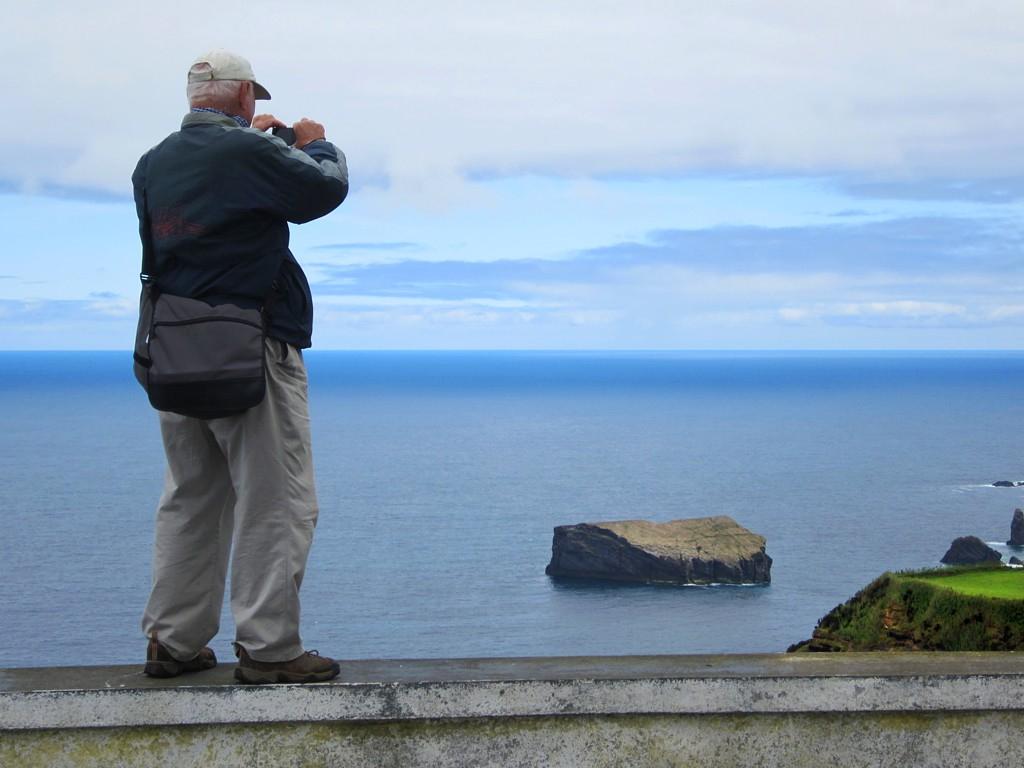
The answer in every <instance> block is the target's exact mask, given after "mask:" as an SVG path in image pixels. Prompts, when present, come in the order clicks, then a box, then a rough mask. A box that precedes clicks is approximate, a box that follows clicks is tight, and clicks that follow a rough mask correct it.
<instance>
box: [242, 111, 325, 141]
mask: <svg viewBox="0 0 1024 768" xmlns="http://www.w3.org/2000/svg"><path fill="white" fill-rule="evenodd" d="M261 118H262V119H261ZM252 126H253V128H258V129H260V130H262V131H265V130H267V128H273V132H274V135H275V136H277V137H278V138H279V139H281V140H283V141H284V143H285V144H288V145H289V146H294V147H295V148H296V149H302V148H303V147H304V146H306V145H307V144H309V143H310V142H311V141H317V140H318V139H326V138H327V135H326V134H325V132H324V127H323V125H322V124H320V123H318V122H316V121H315V120H310V119H309V118H307V117H304V118H302V119H301V120H299V121H298V122H296V123H294V124H293V125H292V127H291V128H289V127H288V126H286V125H285V124H284V123H282V122H281V121H280V120H278V119H277V118H276V117H274V116H273V115H257V116H256V117H254V118H253V120H252Z"/></svg>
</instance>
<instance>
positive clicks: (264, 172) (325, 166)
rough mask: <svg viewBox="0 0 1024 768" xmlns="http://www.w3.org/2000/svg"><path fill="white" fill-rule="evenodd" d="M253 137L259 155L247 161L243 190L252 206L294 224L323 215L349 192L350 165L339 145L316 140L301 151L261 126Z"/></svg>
mask: <svg viewBox="0 0 1024 768" xmlns="http://www.w3.org/2000/svg"><path fill="white" fill-rule="evenodd" d="M246 134H248V136H252V137H253V138H254V139H255V141H252V146H251V147H250V149H251V150H252V151H253V152H254V154H255V157H251V158H248V162H246V163H245V165H244V167H245V168H246V175H247V176H248V177H249V178H247V181H248V182H249V183H248V184H246V185H245V187H246V191H245V192H244V194H245V195H246V196H247V197H248V196H249V195H251V198H250V200H249V202H250V204H251V208H252V209H254V210H260V211H263V212H265V213H267V214H269V215H271V216H273V217H275V218H279V219H285V220H287V221H290V222H292V223H294V224H303V223H305V222H307V221H312V220H313V219H318V218H320V217H321V216H324V215H326V214H328V213H330V212H331V211H333V210H334V209H335V208H337V207H338V206H339V205H341V203H342V201H343V200H344V199H345V197H346V196H347V195H348V166H347V165H346V163H345V155H344V153H343V152H341V150H339V149H338V148H337V147H335V146H334V145H333V144H331V143H330V142H328V141H322V140H321V141H314V142H312V143H310V144H308V145H306V147H305V148H304V149H302V150H299V149H295V148H294V147H289V146H288V145H287V144H285V143H284V142H283V141H281V140H280V139H278V138H276V137H274V136H271V135H270V134H266V133H263V132H261V131H246Z"/></svg>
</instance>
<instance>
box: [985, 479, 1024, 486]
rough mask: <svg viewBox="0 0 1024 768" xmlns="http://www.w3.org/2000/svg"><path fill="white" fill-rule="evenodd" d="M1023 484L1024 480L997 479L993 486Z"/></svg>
mask: <svg viewBox="0 0 1024 768" xmlns="http://www.w3.org/2000/svg"><path fill="white" fill-rule="evenodd" d="M1022 485H1024V482H1022V481H1018V482H1014V481H1013V480H996V481H995V482H994V483H992V487H993V488H1019V487H1020V486H1022Z"/></svg>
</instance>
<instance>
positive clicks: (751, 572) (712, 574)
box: [545, 515, 772, 584]
mask: <svg viewBox="0 0 1024 768" xmlns="http://www.w3.org/2000/svg"><path fill="white" fill-rule="evenodd" d="M771 567H772V559H771V558H770V557H768V555H767V554H766V553H765V539H764V537H763V536H761V535H759V534H756V533H753V532H752V531H749V530H747V529H746V528H744V527H743V526H742V525H740V524H739V523H737V522H736V521H735V520H733V519H732V518H731V517H728V516H726V515H719V516H716V517H699V518H692V519H686V520H670V521H668V522H664V523H656V522H652V521H650V520H618V521H613V522H602V523H579V524H577V525H560V526H557V527H556V528H555V533H554V538H553V540H552V543H551V562H550V563H548V566H547V568H546V569H545V573H547V574H548V575H549V576H569V577H577V578H596V579H611V580H616V581H635V582H636V581H639V582H674V583H683V584H711V583H729V584H767V583H768V582H770V581H771Z"/></svg>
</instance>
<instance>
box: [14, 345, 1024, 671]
mask: <svg viewBox="0 0 1024 768" xmlns="http://www.w3.org/2000/svg"><path fill="white" fill-rule="evenodd" d="M307 364H308V367H309V373H310V382H311V383H310V408H311V414H312V420H313V440H314V455H315V463H316V475H317V483H318V492H319V497H320V522H319V525H318V528H317V533H316V538H315V541H314V544H313V550H312V554H311V556H310V562H309V567H308V570H307V573H306V581H305V584H304V586H303V590H302V595H303V639H304V641H305V643H306V646H307V647H308V648H317V649H319V650H320V651H321V652H322V653H324V654H328V655H332V656H336V657H339V658H342V659H354V658H430V657H475V656H554V655H589V654H662V653H665V654H672V653H715V652H723V653H734V652H735V653H740V652H776V651H783V650H785V648H786V647H787V646H788V645H790V644H791V643H794V642H797V641H799V640H802V639H804V638H807V637H809V636H810V633H811V631H812V629H813V628H814V625H815V623H816V621H817V620H818V619H819V618H820V617H821V616H822V615H824V614H825V613H826V612H827V611H829V610H830V609H831V608H832V607H833V606H835V605H836V604H838V603H840V602H842V601H844V600H846V599H847V598H849V597H850V596H851V595H852V594H853V593H854V592H856V591H857V590H858V589H859V588H861V587H862V586H864V585H865V584H866V583H867V582H869V581H870V580H871V579H873V578H874V577H875V576H878V575H879V574H881V573H882V572H883V571H886V570H894V569H904V568H918V567H925V566H930V565H935V564H937V563H938V560H939V558H940V557H941V556H942V554H943V553H944V552H945V550H946V548H947V547H948V546H949V543H950V542H951V541H952V539H953V538H955V537H957V536H963V535H977V536H980V537H981V538H982V539H984V540H986V541H989V542H1002V541H1005V540H1006V539H1007V538H1008V537H1009V526H1010V519H1011V517H1012V514H1013V510H1014V508H1015V507H1020V506H1024V500H1022V497H1024V488H1013V489H1006V488H993V487H991V483H992V482H993V481H996V480H1020V479H1024V466H1022V449H1024V432H1022V430H1021V427H1020V425H1021V424H1022V423H1024V400H1022V392H1024V353H1009V352H992V353H981V352H975V353H944V352H943V353H938V352H936V353H867V352H865V353H725V352H723V353H696V352H685V353H684V352H679V353H676V352H622V353H620V352H614V353H613V352H317V351H312V352H310V353H308V354H307ZM0 414H2V419H3V424H2V430H0V521H2V529H3V533H2V535H0V630H2V631H0V666H6V667H10V666H44V665H78V664H105V663H136V662H138V663H141V661H142V660H143V654H144V642H145V641H144V639H143V638H142V637H141V633H140V630H139V617H140V614H141V611H142V607H143V604H144V602H145V599H146V595H147V592H148V585H149V562H150V550H151V537H152V527H153V515H154V509H155V506H156V502H157V499H158V497H159V493H160V488H161V478H162V474H163V455H162V449H161V446H160V440H159V434H158V429H157V420H156V416H155V413H154V412H153V411H152V410H151V409H150V407H149V405H148V403H147V402H146V399H145V395H144V393H143V392H142V390H141V389H140V388H139V387H138V385H137V384H136V383H135V382H134V380H133V379H132V377H131V371H130V354H128V353H121V352H117V353H115V352H67V353H56V352H55V353H50V352H35V353H22V352H6V353H0ZM722 514H725V515H730V516H732V517H733V518H735V519H736V520H737V521H738V522H739V523H741V524H742V525H744V526H746V527H747V528H750V529H751V530H753V531H755V532H757V533H760V534H762V535H764V536H765V537H766V538H767V551H768V554H769V555H770V556H771V557H772V558H773V559H774V565H773V568H772V583H771V584H770V585H769V586H758V587H739V586H711V587H692V586H691V587H673V586H643V585H641V586H637V585H616V584H606V583H599V582H559V581H553V580H551V579H549V578H548V577H547V576H545V574H544V567H545V565H546V564H547V562H548V559H549V557H550V553H551V538H552V529H553V528H554V526H556V525H562V524H570V523H577V522H584V521H601V520H619V519H627V518H645V519H650V520H671V519H676V518H682V517H701V516H706V515H722ZM1003 550H1004V551H1005V547H1003ZM225 605H227V601H225ZM232 632H233V628H232V621H231V617H230V613H229V611H228V610H227V608H226V609H225V615H224V617H223V620H222V624H221V632H220V634H219V635H218V636H217V638H216V639H215V640H214V642H213V647H214V649H215V650H216V652H217V653H218V655H219V656H220V657H221V658H224V659H229V658H231V648H230V641H231V639H232Z"/></svg>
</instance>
